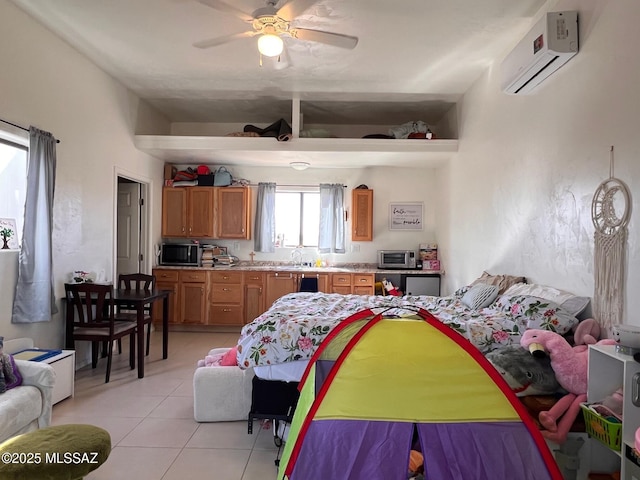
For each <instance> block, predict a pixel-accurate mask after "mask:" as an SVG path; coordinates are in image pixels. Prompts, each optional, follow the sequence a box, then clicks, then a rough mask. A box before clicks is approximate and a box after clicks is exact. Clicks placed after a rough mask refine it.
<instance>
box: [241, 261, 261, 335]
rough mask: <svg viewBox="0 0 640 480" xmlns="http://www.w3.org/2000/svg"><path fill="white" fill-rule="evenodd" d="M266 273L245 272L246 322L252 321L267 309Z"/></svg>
mask: <svg viewBox="0 0 640 480" xmlns="http://www.w3.org/2000/svg"><path fill="white" fill-rule="evenodd" d="M264 304H265V289H264V274H263V273H261V272H244V323H245V324H246V323H251V322H253V320H254V319H256V318H257V317H259V316H260V315H261V314H263V313H264V312H265V311H266V308H265V306H264Z"/></svg>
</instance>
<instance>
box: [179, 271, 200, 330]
mask: <svg viewBox="0 0 640 480" xmlns="http://www.w3.org/2000/svg"><path fill="white" fill-rule="evenodd" d="M206 291H207V275H206V272H205V271H196V270H181V271H180V293H179V302H180V318H181V320H182V323H183V324H190V325H204V324H205V323H206V320H207V317H206V312H207V295H206Z"/></svg>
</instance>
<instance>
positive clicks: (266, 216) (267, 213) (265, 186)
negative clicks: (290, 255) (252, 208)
mask: <svg viewBox="0 0 640 480" xmlns="http://www.w3.org/2000/svg"><path fill="white" fill-rule="evenodd" d="M254 232H255V239H254V247H253V248H254V249H255V251H256V252H265V253H274V252H275V251H276V248H275V241H276V184H275V183H259V184H258V198H257V202H256V224H255V228H254Z"/></svg>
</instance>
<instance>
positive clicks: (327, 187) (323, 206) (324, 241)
mask: <svg viewBox="0 0 640 480" xmlns="http://www.w3.org/2000/svg"><path fill="white" fill-rule="evenodd" d="M318 251H319V252H320V253H345V232H344V186H343V185H339V184H326V183H321V184H320V234H319V238H318Z"/></svg>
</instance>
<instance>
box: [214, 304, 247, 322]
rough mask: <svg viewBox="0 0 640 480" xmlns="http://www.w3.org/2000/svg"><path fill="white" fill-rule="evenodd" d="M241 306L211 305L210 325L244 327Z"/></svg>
mask: <svg viewBox="0 0 640 480" xmlns="http://www.w3.org/2000/svg"><path fill="white" fill-rule="evenodd" d="M243 324H244V322H243V321H242V306H241V305H211V306H210V307H209V325H243Z"/></svg>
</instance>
